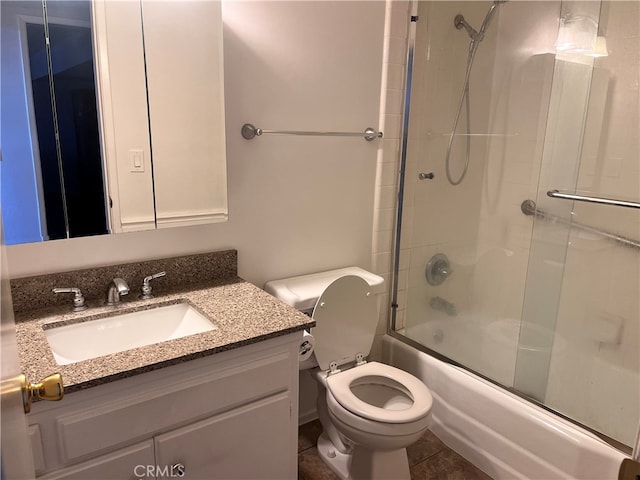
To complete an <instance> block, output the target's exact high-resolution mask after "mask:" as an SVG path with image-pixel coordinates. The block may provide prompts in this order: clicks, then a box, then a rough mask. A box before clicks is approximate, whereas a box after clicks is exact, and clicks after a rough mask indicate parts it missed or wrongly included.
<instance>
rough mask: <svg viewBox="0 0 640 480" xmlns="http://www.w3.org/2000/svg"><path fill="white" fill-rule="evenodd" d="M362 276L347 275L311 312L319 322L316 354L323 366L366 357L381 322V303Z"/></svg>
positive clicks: (331, 286) (316, 333) (328, 288)
mask: <svg viewBox="0 0 640 480" xmlns="http://www.w3.org/2000/svg"><path fill="white" fill-rule="evenodd" d="M375 297H376V296H375V295H374V294H373V292H372V288H371V286H370V285H369V284H368V283H367V282H366V281H365V280H364V279H363V278H361V277H358V276H356V275H345V276H342V277H339V278H337V279H336V280H334V281H333V282H331V284H330V285H329V286H328V287H327V288H325V290H324V291H323V292H322V295H320V297H319V298H318V301H317V302H316V306H315V308H314V309H313V314H312V315H311V316H312V317H313V319H314V320H315V321H316V326H315V327H314V328H312V329H311V334H312V335H313V337H314V338H315V347H314V350H313V351H314V354H315V357H316V359H317V361H318V365H319V366H320V368H321V369H322V370H325V371H326V370H329V369H330V368H331V364H335V365H336V366H340V365H345V364H347V363H350V362H354V361H356V359H357V357H358V356H359V355H361V356H362V357H366V356H367V355H369V352H370V351H371V344H372V343H373V338H374V336H375V334H376V326H377V325H378V303H377V299H376V298H375Z"/></svg>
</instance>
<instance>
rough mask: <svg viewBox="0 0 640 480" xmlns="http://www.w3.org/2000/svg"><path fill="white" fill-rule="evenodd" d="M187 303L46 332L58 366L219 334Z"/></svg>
mask: <svg viewBox="0 0 640 480" xmlns="http://www.w3.org/2000/svg"><path fill="white" fill-rule="evenodd" d="M217 328H218V327H216V326H215V325H214V324H213V323H211V322H210V321H209V320H208V319H207V318H206V317H204V316H203V315H201V314H200V313H199V312H198V311H197V310H196V309H194V308H193V307H191V306H190V305H189V304H187V303H178V304H175V305H168V306H165V307H156V308H150V309H148V310H142V311H139V312H133V313H125V314H122V315H116V316H113V317H107V318H100V319H98V320H91V321H86V322H81V323H74V324H71V325H65V326H62V327H54V328H50V329H48V330H45V331H44V334H45V336H46V338H47V341H48V342H49V346H50V347H51V351H52V352H53V356H54V358H55V360H56V362H57V363H58V365H69V364H70V363H76V362H80V361H82V360H89V359H90V358H96V357H102V356H104V355H109V354H111V353H116V352H123V351H125V350H131V349H132V348H138V347H144V346H145V345H151V344H153V343H160V342H166V341H167V340H174V339H176V338H182V337H186V336H189V335H195V334H196V333H203V332H208V331H211V330H216V329H217Z"/></svg>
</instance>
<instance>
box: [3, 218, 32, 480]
mask: <svg viewBox="0 0 640 480" xmlns="http://www.w3.org/2000/svg"><path fill="white" fill-rule="evenodd" d="M6 258H7V257H6V248H5V245H4V231H3V229H2V215H1V213H0V286H1V290H2V300H1V308H0V325H1V327H0V328H1V329H0V340H1V344H0V370H1V372H2V378H1V381H0V406H1V412H0V414H1V415H2V424H1V431H2V437H1V440H0V442H1V443H0V457H1V462H2V463H1V468H2V471H1V473H0V477H1V478H2V480H5V479H6V480H14V479H22V478H27V479H32V478H35V473H34V467H33V458H32V455H31V446H30V444H29V439H28V437H27V419H26V417H25V414H24V407H23V405H22V392H21V383H20V380H19V378H18V376H19V375H20V374H21V371H20V361H19V359H18V347H17V344H16V325H15V322H14V318H13V302H12V301H11V289H10V287H9V276H8V273H7V271H8V270H7V261H6Z"/></svg>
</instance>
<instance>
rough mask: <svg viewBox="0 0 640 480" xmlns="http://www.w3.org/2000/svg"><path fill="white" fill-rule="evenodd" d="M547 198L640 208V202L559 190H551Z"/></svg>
mask: <svg viewBox="0 0 640 480" xmlns="http://www.w3.org/2000/svg"><path fill="white" fill-rule="evenodd" d="M547 196H548V197H551V198H561V199H563V200H575V201H576V202H589V203H600V204H602V205H612V206H614V207H626V208H640V203H638V202H628V201H626V200H615V199H613V198H603V197H590V196H588V195H577V194H574V193H563V192H560V191H558V190H549V191H548V192H547Z"/></svg>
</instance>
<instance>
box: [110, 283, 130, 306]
mask: <svg viewBox="0 0 640 480" xmlns="http://www.w3.org/2000/svg"><path fill="white" fill-rule="evenodd" d="M127 293H129V285H127V282H125V281H124V280H123V279H121V278H114V279H113V280H111V283H109V287H108V288H107V305H118V304H119V303H120V295H126V294H127Z"/></svg>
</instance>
